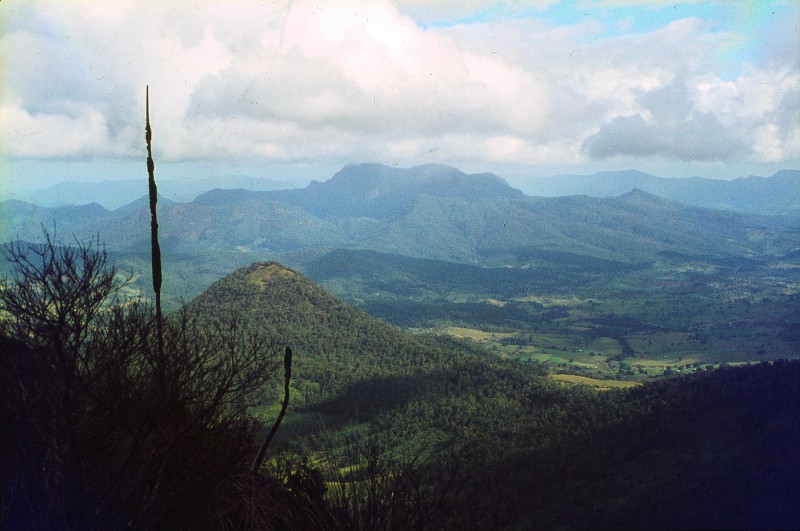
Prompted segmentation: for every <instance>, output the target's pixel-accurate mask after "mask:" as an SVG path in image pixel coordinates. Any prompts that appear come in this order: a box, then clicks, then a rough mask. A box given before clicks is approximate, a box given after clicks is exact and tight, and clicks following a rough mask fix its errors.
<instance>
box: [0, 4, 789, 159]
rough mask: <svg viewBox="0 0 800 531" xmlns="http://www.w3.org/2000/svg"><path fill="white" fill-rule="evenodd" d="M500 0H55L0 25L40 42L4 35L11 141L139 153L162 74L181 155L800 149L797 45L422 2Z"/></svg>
mask: <svg viewBox="0 0 800 531" xmlns="http://www.w3.org/2000/svg"><path fill="white" fill-rule="evenodd" d="M620 1H622V0H620ZM550 3H551V2H549V1H547V0H543V1H539V2H536V1H534V2H518V3H509V4H508V6H509V8H514V7H515V6H516V7H519V8H523V7H534V8H545V7H547V5H548V4H550ZM491 4H492V3H491V2H484V1H474V2H442V3H428V2H423V1H421V0H403V1H401V2H400V3H399V4H397V5H395V4H392V3H390V2H389V1H388V0H353V1H350V2H339V1H335V0H331V1H328V2H311V1H298V2H293V3H291V4H284V3H277V2H274V3H269V2H260V1H255V0H253V1H244V0H236V1H235V2H231V3H227V4H200V3H190V2H178V1H174V2H163V3H161V2H155V1H145V2H141V1H134V0H115V2H113V3H103V2H100V1H99V0H97V1H96V0H89V1H86V2H81V3H77V2H55V1H54V0H46V1H45V0H38V1H36V2H32V3H31V4H30V6H33V7H30V6H28V7H25V8H24V9H23V8H18V9H17V10H16V11H14V10H11V11H10V15H11V17H10V21H9V22H8V24H7V25H6V26H5V28H6V29H5V30H2V31H5V33H4V34H0V39H2V40H0V49H3V50H9V49H14V50H23V51H22V52H15V53H14V54H10V53H7V52H6V58H5V63H6V64H5V66H4V67H3V68H4V69H5V70H6V72H5V75H4V79H5V80H6V84H5V86H4V93H3V100H2V102H0V103H2V109H3V110H2V114H0V138H1V139H2V141H0V153H2V154H5V155H7V156H16V157H32V158H47V157H87V156H104V157H108V156H118V157H125V156H129V155H131V154H135V153H139V152H140V151H141V148H142V143H143V135H142V128H143V123H142V122H143V115H144V86H145V85H146V84H149V85H150V87H151V118H152V121H153V127H154V134H155V138H156V140H157V141H156V143H155V148H156V156H157V158H159V160H164V161H180V160H198V159H220V158H223V159H224V158H226V157H227V158H231V157H233V158H235V157H262V158H263V159H265V160H280V161H298V160H299V161H308V160H310V161H318V160H369V159H373V160H385V159H386V158H393V159H396V161H397V162H400V163H405V162H408V163H417V162H424V161H426V160H437V161H441V162H449V163H454V164H455V163H458V162H459V161H470V162H480V161H481V160H484V161H487V162H492V163H494V162H498V163H502V162H506V163H515V164H555V163H563V164H579V163H581V162H582V161H587V160H590V159H591V158H592V157H596V158H597V157H600V158H605V157H619V156H626V157H639V158H641V159H645V158H647V157H660V158H666V159H673V160H679V161H684V160H689V161H691V160H700V161H707V160H715V161H740V160H742V159H743V158H745V159H748V160H752V161H769V162H772V161H781V160H787V161H795V160H796V153H797V152H798V151H800V149H799V148H800V145H798V137H799V136H800V133H798V131H799V130H800V125H798V123H800V120H797V119H795V117H796V116H797V112H798V108H800V104H798V100H800V98H798V94H799V93H800V86H799V85H800V75H799V74H798V68H797V65H796V62H795V63H787V62H786V61H784V62H774V61H773V62H772V63H770V64H766V63H764V64H750V65H748V66H746V67H745V69H744V71H743V73H742V74H741V75H739V76H738V77H736V78H734V79H723V78H722V77H721V75H720V74H719V73H718V72H716V70H715V69H716V68H717V65H718V62H719V55H720V54H721V53H722V52H724V50H725V47H726V46H728V45H729V43H730V41H731V36H730V35H729V34H724V33H721V32H719V31H716V32H713V31H712V27H711V26H710V24H709V23H708V22H707V21H703V20H700V19H697V18H687V19H681V20H676V21H672V22H671V23H668V24H664V26H663V27H661V28H660V29H657V30H655V31H651V32H648V33H639V34H629V35H627V36H623V37H613V38H611V37H608V36H607V34H606V31H607V29H606V28H605V27H604V26H603V25H602V24H600V23H598V22H595V21H591V20H587V21H586V22H584V23H581V24H575V25H569V26H558V25H554V23H552V22H547V21H544V20H540V19H537V18H518V19H511V18H509V19H507V20H496V21H493V22H491V23H472V24H462V25H457V26H450V27H443V28H438V27H423V26H421V25H420V24H419V23H418V22H417V20H419V16H418V15H415V18H412V17H411V16H409V14H412V15H413V14H415V13H418V12H421V11H425V10H427V11H428V12H430V13H433V12H434V11H436V10H441V13H451V15H448V16H452V17H453V18H460V17H463V16H468V15H469V14H470V13H477V12H480V11H481V10H484V9H488V8H490V7H491ZM398 6H399V7H398ZM5 7H6V6H5V5H3V6H0V9H3V8H5ZM404 13H408V14H404ZM465 14H466V15H465ZM430 16H433V15H430ZM436 16H443V15H441V14H439V15H436ZM625 24H628V25H630V21H628V22H625ZM708 135H713V139H714V140H713V141H711V140H709V138H712V137H710V136H708ZM620 139H624V142H622V143H621V142H620ZM623 144H624V145H623ZM621 145H623V147H620V146H621ZM732 148H735V149H732ZM393 162H394V160H393Z"/></svg>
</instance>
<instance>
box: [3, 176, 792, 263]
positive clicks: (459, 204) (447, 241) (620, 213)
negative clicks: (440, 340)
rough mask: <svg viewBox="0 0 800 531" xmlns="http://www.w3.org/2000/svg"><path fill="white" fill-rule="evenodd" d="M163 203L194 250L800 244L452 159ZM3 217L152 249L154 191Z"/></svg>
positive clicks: (186, 247)
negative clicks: (556, 192) (519, 185)
mask: <svg viewBox="0 0 800 531" xmlns="http://www.w3.org/2000/svg"><path fill="white" fill-rule="evenodd" d="M159 205H160V210H159V222H160V234H161V237H162V245H163V246H165V247H166V248H167V249H172V250H173V252H182V253H192V254H194V253H198V252H207V251H208V250H211V249H214V250H228V251H234V250H236V251H237V252H247V253H256V254H261V255H263V253H283V252H287V251H296V250H300V249H306V248H314V247H317V248H318V247H329V248H335V247H340V248H351V249H368V250H375V251H381V252H386V253H393V254H400V255H405V256H410V257H415V258H430V259H436V260H448V261H454V262H464V263H478V264H483V265H494V266H497V265H514V266H522V265H525V264H527V263H529V261H530V259H531V256H534V255H536V253H540V252H541V251H547V252H556V253H562V254H563V253H566V254H563V255H564V256H567V255H581V256H590V257H594V258H598V259H603V260H614V261H622V262H628V263H633V262H639V261H642V260H649V259H653V258H654V257H655V256H657V254H658V253H662V252H672V253H682V254H685V255H688V256H734V255H735V256H748V255H750V254H751V253H763V252H773V251H775V252H777V253H779V254H786V253H787V252H790V251H791V250H794V249H796V237H793V236H791V235H790V234H789V233H788V232H786V231H787V230H789V229H790V228H791V227H792V225H791V223H790V221H789V220H786V219H783V218H774V219H773V218H768V217H763V216H755V215H745V214H737V213H734V212H729V211H721V210H704V209H699V208H695V207H691V206H686V205H684V204H682V203H679V202H675V201H671V200H668V199H663V198H660V197H657V196H655V195H652V194H650V193H647V192H643V191H641V190H638V189H637V190H634V191H632V192H629V193H626V194H624V195H621V196H619V197H613V198H596V197H587V196H569V197H555V198H548V197H528V196H525V195H524V194H523V193H522V192H521V191H519V190H517V189H515V188H512V187H511V186H509V185H508V184H507V183H506V182H505V181H503V180H502V179H501V178H499V177H497V176H496V175H492V174H476V175H466V174H464V173H463V172H460V171H459V170H457V169H455V168H451V167H448V166H441V165H426V166H419V167H416V168H408V169H400V168H392V167H389V166H384V165H377V164H362V165H356V166H347V167H345V168H344V169H343V170H342V171H340V172H338V173H337V174H336V175H335V176H334V177H333V178H331V179H330V180H328V181H326V182H324V183H312V184H311V185H309V186H308V187H306V188H303V189H296V190H278V191H249V190H213V191H211V192H208V193H206V194H203V195H201V196H199V197H198V198H197V199H196V200H195V201H193V202H192V203H169V202H168V201H163V202H161V203H159ZM0 217H3V218H4V219H6V220H7V223H6V224H5V227H4V230H5V238H8V237H14V236H20V237H23V238H36V237H38V236H39V235H40V232H41V230H40V225H41V224H42V223H44V224H45V226H50V225H52V222H53V221H56V222H57V223H59V227H60V231H61V233H62V234H70V233H75V234H78V235H94V234H99V235H100V237H101V238H102V239H103V240H104V241H106V242H107V243H108V245H109V246H110V248H112V249H114V250H125V251H135V252H140V251H142V250H146V249H149V237H150V231H149V215H148V213H147V211H146V202H145V200H144V199H143V198H142V199H139V200H138V201H137V202H134V203H133V204H131V205H128V206H127V207H123V208H120V209H118V210H116V211H113V212H110V211H108V210H106V209H104V208H102V207H101V206H99V205H94V206H84V207H72V208H68V207H64V208H61V209H47V208H40V207H36V206H34V205H27V206H26V204H25V203H19V202H5V203H0ZM795 228H796V227H795ZM531 253H533V254H531ZM273 256H274V255H273Z"/></svg>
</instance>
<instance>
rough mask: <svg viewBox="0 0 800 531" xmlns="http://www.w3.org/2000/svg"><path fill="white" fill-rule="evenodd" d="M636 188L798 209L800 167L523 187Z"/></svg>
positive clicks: (758, 210)
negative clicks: (733, 175)
mask: <svg viewBox="0 0 800 531" xmlns="http://www.w3.org/2000/svg"><path fill="white" fill-rule="evenodd" d="M633 189H639V190H643V191H645V192H649V193H651V194H654V195H657V196H660V197H664V198H667V199H672V200H674V201H679V202H681V203H684V204H687V205H692V206H698V207H704V208H715V209H720V210H733V211H736V212H745V213H750V214H772V215H792V216H795V217H797V216H798V214H800V171H798V170H781V171H779V172H777V173H775V174H774V175H772V176H771V177H757V176H752V175H751V176H749V177H746V178H738V179H733V180H723V179H704V178H701V177H689V178H684V179H670V178H664V177H656V176H654V175H650V174H647V173H643V172H640V171H635V170H628V171H616V172H610V171H606V172H598V173H594V174H592V175H556V176H553V177H539V178H530V179H527V180H526V186H525V191H526V192H527V193H528V194H530V195H541V196H547V197H556V196H565V195H588V196H592V197H613V196H618V195H621V194H624V193H627V192H630V191H631V190H633Z"/></svg>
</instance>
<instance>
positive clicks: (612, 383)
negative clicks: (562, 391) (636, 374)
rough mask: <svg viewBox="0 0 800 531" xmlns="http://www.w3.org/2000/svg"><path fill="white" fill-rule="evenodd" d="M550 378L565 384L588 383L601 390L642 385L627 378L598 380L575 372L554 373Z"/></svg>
mask: <svg viewBox="0 0 800 531" xmlns="http://www.w3.org/2000/svg"><path fill="white" fill-rule="evenodd" d="M550 379H551V380H554V381H556V382H559V383H564V384H577V385H588V386H589V387H593V388H595V389H597V390H599V391H607V390H609V389H626V388H629V387H636V386H637V385H642V384H641V383H639V382H629V381H626V380H598V379H596V378H589V377H587V376H578V375H575V374H553V375H551V376H550Z"/></svg>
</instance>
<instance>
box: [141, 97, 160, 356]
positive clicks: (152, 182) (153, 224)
mask: <svg viewBox="0 0 800 531" xmlns="http://www.w3.org/2000/svg"><path fill="white" fill-rule="evenodd" d="M145 113H146V119H145V140H147V177H148V184H149V191H150V242H151V243H150V245H151V255H152V262H153V291H155V292H156V331H157V334H158V354H159V356H160V357H163V356H164V324H163V319H164V318H163V316H162V314H161V246H159V244H158V215H157V213H156V203H157V202H158V189H157V188H156V178H155V167H156V165H155V163H154V162H153V150H152V139H153V130H152V129H151V128H150V85H148V86H147V91H146V97H145Z"/></svg>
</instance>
